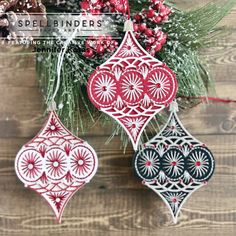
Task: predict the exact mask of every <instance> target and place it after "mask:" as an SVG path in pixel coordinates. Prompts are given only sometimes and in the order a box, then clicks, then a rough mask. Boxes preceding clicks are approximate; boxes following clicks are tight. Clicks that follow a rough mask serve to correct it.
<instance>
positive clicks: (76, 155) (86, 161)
mask: <svg viewBox="0 0 236 236" xmlns="http://www.w3.org/2000/svg"><path fill="white" fill-rule="evenodd" d="M95 161H96V160H95V156H94V154H93V153H92V152H91V151H90V150H89V149H88V148H87V147H85V146H82V145H81V146H78V147H76V148H75V149H73V150H72V152H71V160H70V166H71V167H70V169H71V174H72V175H73V176H75V177H76V178H77V179H81V180H82V179H86V178H88V177H89V176H90V175H92V174H93V172H94V168H95Z"/></svg>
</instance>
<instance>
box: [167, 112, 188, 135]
mask: <svg viewBox="0 0 236 236" xmlns="http://www.w3.org/2000/svg"><path fill="white" fill-rule="evenodd" d="M163 135H164V136H176V135H178V136H182V135H184V130H183V129H182V127H181V126H180V125H179V123H178V122H177V121H176V119H175V117H174V116H172V118H171V120H170V121H169V123H168V125H167V127H166V128H165V129H164V131H163Z"/></svg>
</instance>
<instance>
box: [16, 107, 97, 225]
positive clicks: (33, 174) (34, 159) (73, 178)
mask: <svg viewBox="0 0 236 236" xmlns="http://www.w3.org/2000/svg"><path fill="white" fill-rule="evenodd" d="M97 165H98V160H97V155H96V153H95V151H94V150H93V148H92V147H91V146H90V145H88V144H87V143H86V142H84V141H83V140H82V139H79V138H77V137H76V136H74V135H73V134H71V133H70V132H69V131H68V130H67V129H66V128H65V127H64V125H63V124H62V123H61V121H60V120H59V118H58V116H57V115H56V113H55V112H53V111H52V112H50V114H49V117H48V120H47V122H46V124H45V125H44V126H43V128H42V130H41V131H40V132H39V133H38V134H37V135H36V136H35V137H34V138H33V139H32V140H31V141H30V142H28V143H27V144H25V145H24V146H23V147H22V148H21V150H20V151H19V152H18V154H17V157H16V161H15V170H16V174H17V176H18V178H19V179H20V180H21V181H22V182H23V183H24V184H25V186H26V187H29V188H31V189H32V190H34V191H36V192H37V193H38V194H40V195H41V196H42V197H43V198H45V199H46V201H47V202H48V203H49V205H50V206H51V208H52V210H53V211H54V214H55V216H56V219H57V220H58V221H59V222H60V221H61V217H62V213H63V210H64V208H65V206H66V204H67V203H68V201H69V200H70V198H71V197H72V196H73V195H74V193H75V192H76V191H77V190H79V189H80V188H82V187H83V186H84V185H85V184H86V183H88V182H89V181H90V180H91V179H92V178H93V176H94V175H95V173H96V170H97Z"/></svg>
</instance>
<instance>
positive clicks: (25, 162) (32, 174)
mask: <svg viewBox="0 0 236 236" xmlns="http://www.w3.org/2000/svg"><path fill="white" fill-rule="evenodd" d="M20 162H21V163H20V168H21V173H22V175H23V178H25V179H26V180H27V181H30V182H31V181H35V180H37V179H38V178H40V176H41V174H42V173H41V172H42V164H41V160H40V156H39V155H38V153H36V152H34V151H32V152H27V153H25V155H23V156H22V160H21V161H20Z"/></svg>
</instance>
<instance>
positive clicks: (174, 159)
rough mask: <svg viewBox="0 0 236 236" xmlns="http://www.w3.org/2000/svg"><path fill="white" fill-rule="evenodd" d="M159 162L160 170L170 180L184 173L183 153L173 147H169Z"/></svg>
mask: <svg viewBox="0 0 236 236" xmlns="http://www.w3.org/2000/svg"><path fill="white" fill-rule="evenodd" d="M161 163H162V170H163V171H164V173H165V174H166V176H167V177H168V178H170V179H172V180H177V179H178V178H180V177H181V176H182V175H183V173H184V167H185V163H184V155H183V153H182V152H181V151H180V150H179V149H177V148H175V147H172V148H170V149H169V150H167V151H166V152H165V153H164V154H163V157H162V159H161Z"/></svg>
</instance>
